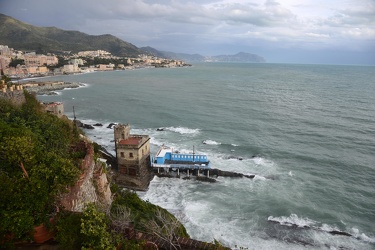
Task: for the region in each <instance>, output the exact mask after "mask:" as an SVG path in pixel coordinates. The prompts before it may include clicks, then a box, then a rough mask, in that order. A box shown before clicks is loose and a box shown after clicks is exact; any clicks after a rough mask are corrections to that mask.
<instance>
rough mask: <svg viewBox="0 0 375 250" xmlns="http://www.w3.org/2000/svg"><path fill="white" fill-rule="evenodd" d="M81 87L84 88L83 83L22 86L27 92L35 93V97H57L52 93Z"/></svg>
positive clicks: (34, 83)
mask: <svg viewBox="0 0 375 250" xmlns="http://www.w3.org/2000/svg"><path fill="white" fill-rule="evenodd" d="M82 86H84V84H83V83H77V82H27V83H25V84H24V87H25V89H26V90H27V91H28V92H30V93H36V94H37V95H57V93H56V92H54V91H59V90H63V89H66V88H79V87H82Z"/></svg>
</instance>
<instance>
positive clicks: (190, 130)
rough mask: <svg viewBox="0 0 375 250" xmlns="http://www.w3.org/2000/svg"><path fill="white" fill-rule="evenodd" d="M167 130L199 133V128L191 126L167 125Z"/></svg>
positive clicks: (181, 132)
mask: <svg viewBox="0 0 375 250" xmlns="http://www.w3.org/2000/svg"><path fill="white" fill-rule="evenodd" d="M165 129H166V130H169V131H172V132H175V133H180V134H198V133H199V129H191V128H184V127H167V128H165Z"/></svg>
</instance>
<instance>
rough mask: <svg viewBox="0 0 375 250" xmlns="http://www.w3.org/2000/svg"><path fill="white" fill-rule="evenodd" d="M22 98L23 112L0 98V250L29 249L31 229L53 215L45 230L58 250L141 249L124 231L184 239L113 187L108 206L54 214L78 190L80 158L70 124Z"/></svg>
mask: <svg viewBox="0 0 375 250" xmlns="http://www.w3.org/2000/svg"><path fill="white" fill-rule="evenodd" d="M24 94H25V99H26V102H25V103H24V104H22V105H21V106H15V105H13V104H12V103H11V102H10V101H8V100H5V99H2V98H0V200H1V202H0V222H1V223H0V248H3V247H5V248H8V247H11V246H12V245H13V244H14V242H20V241H21V242H25V241H26V242H29V241H30V240H32V233H33V227H34V226H36V225H40V224H42V223H46V224H49V223H48V222H49V219H50V218H51V216H52V215H54V216H55V217H54V221H55V225H52V224H49V225H50V226H52V227H54V229H55V230H56V231H57V235H56V238H55V239H56V240H57V241H58V244H59V245H60V246H61V247H62V248H63V249H114V248H115V246H116V247H118V246H121V247H122V249H141V247H142V246H143V245H144V244H145V242H142V241H133V240H128V239H127V238H126V237H125V236H124V234H123V232H124V230H128V229H129V228H130V229H131V230H137V231H140V232H144V233H147V234H151V235H154V236H157V237H159V238H162V239H163V240H164V241H165V242H172V240H173V239H175V238H176V237H177V236H180V237H188V234H187V233H186V230H185V228H184V227H183V225H182V224H181V223H180V222H179V221H178V220H177V219H176V218H175V217H174V216H173V215H171V214H170V213H168V212H167V211H166V210H164V209H162V208H160V207H158V206H155V205H153V204H151V203H149V202H146V201H143V200H141V199H140V198H139V197H138V196H137V194H136V193H134V192H131V191H121V190H119V188H117V186H116V185H115V184H113V185H112V193H113V194H114V201H113V203H112V206H110V207H103V206H101V205H100V204H90V205H88V206H87V207H86V209H85V211H84V212H83V213H76V212H69V211H64V210H63V209H62V208H60V209H59V210H60V212H59V213H58V214H57V216H56V209H57V207H58V204H57V202H56V201H57V200H58V199H57V198H58V197H59V196H60V194H62V193H63V192H65V191H66V190H67V187H68V186H70V185H73V184H74V183H76V182H77V180H78V177H79V175H80V171H81V170H80V163H81V161H82V158H83V157H85V154H86V151H85V148H84V147H82V141H81V139H80V135H79V131H78V130H77V128H76V127H75V126H73V123H72V122H71V121H69V120H68V119H59V118H57V117H56V116H54V115H52V114H49V113H46V112H45V111H44V109H43V108H42V106H41V105H40V103H39V102H38V101H37V99H36V98H35V97H34V96H33V95H31V94H28V93H27V92H25V93H24ZM96 152H97V150H96ZM118 249H120V248H118Z"/></svg>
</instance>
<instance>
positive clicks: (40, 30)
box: [0, 13, 142, 56]
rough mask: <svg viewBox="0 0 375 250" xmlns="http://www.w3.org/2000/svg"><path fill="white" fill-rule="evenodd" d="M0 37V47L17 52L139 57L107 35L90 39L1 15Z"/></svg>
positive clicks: (115, 38)
mask: <svg viewBox="0 0 375 250" xmlns="http://www.w3.org/2000/svg"><path fill="white" fill-rule="evenodd" d="M0 33H1V36H0V44H5V45H8V46H9V47H12V48H14V49H17V50H26V51H27V50H33V51H37V52H39V53H48V52H62V51H72V52H78V51H84V50H105V51H108V52H110V53H111V54H113V55H115V56H138V55H139V54H142V51H141V50H139V49H138V48H137V47H136V46H135V45H133V44H131V43H128V42H125V41H123V40H121V39H119V38H117V37H115V36H113V35H110V34H104V35H98V36H94V35H88V34H86V33H83V32H80V31H71V30H62V29H59V28H57V27H38V26H33V25H31V24H27V23H24V22H21V21H19V20H17V19H14V18H12V17H10V16H6V15H4V14H1V13H0Z"/></svg>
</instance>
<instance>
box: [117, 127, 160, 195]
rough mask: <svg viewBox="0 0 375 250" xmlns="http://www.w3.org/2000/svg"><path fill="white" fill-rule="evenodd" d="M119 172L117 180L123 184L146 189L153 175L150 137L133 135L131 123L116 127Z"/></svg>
mask: <svg viewBox="0 0 375 250" xmlns="http://www.w3.org/2000/svg"><path fill="white" fill-rule="evenodd" d="M114 137H115V148H116V158H117V166H118V173H117V176H116V182H117V183H118V184H120V185H122V186H125V187H128V188H132V189H137V190H146V189H147V188H148V185H149V183H150V181H151V180H152V177H153V171H152V168H151V162H150V137H149V136H148V135H131V134H130V125H128V124H118V125H116V126H115V127H114Z"/></svg>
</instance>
